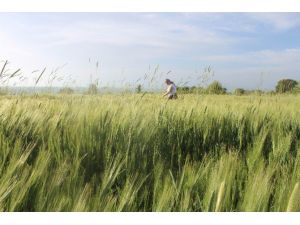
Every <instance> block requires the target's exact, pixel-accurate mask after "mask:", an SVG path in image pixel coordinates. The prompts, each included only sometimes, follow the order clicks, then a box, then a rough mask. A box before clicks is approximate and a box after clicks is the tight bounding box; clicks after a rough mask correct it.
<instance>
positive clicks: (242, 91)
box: [233, 88, 246, 95]
mask: <svg viewBox="0 0 300 225" xmlns="http://www.w3.org/2000/svg"><path fill="white" fill-rule="evenodd" d="M233 93H234V94H235V95H244V94H245V93H246V90H245V89H243V88H237V89H235V90H234V92H233Z"/></svg>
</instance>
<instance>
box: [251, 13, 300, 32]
mask: <svg viewBox="0 0 300 225" xmlns="http://www.w3.org/2000/svg"><path fill="white" fill-rule="evenodd" d="M247 15H248V16H249V17H250V18H252V19H254V20H257V21H258V22H260V23H262V24H266V25H271V26H272V27H273V28H274V29H275V30H276V31H286V30H289V29H293V28H297V27H300V13H251V14H247Z"/></svg>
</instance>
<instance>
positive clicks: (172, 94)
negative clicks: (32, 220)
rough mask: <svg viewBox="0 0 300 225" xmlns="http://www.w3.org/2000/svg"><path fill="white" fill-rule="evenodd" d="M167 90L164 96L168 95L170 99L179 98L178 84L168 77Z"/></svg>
mask: <svg viewBox="0 0 300 225" xmlns="http://www.w3.org/2000/svg"><path fill="white" fill-rule="evenodd" d="M165 83H166V85H167V91H166V93H165V94H164V95H163V96H168V99H177V94H176V85H175V84H174V82H173V81H171V80H170V79H166V80H165Z"/></svg>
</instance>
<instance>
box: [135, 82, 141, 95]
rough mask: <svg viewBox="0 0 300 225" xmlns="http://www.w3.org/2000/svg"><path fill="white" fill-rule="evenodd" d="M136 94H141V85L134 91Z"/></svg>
mask: <svg viewBox="0 0 300 225" xmlns="http://www.w3.org/2000/svg"><path fill="white" fill-rule="evenodd" d="M135 91H136V93H141V92H142V85H140V84H139V85H138V86H137V87H136V89H135Z"/></svg>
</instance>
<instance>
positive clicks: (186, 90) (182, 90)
mask: <svg viewBox="0 0 300 225" xmlns="http://www.w3.org/2000/svg"><path fill="white" fill-rule="evenodd" d="M177 91H178V92H179V93H184V94H187V93H190V92H191V91H190V87H188V86H183V87H177Z"/></svg>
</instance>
